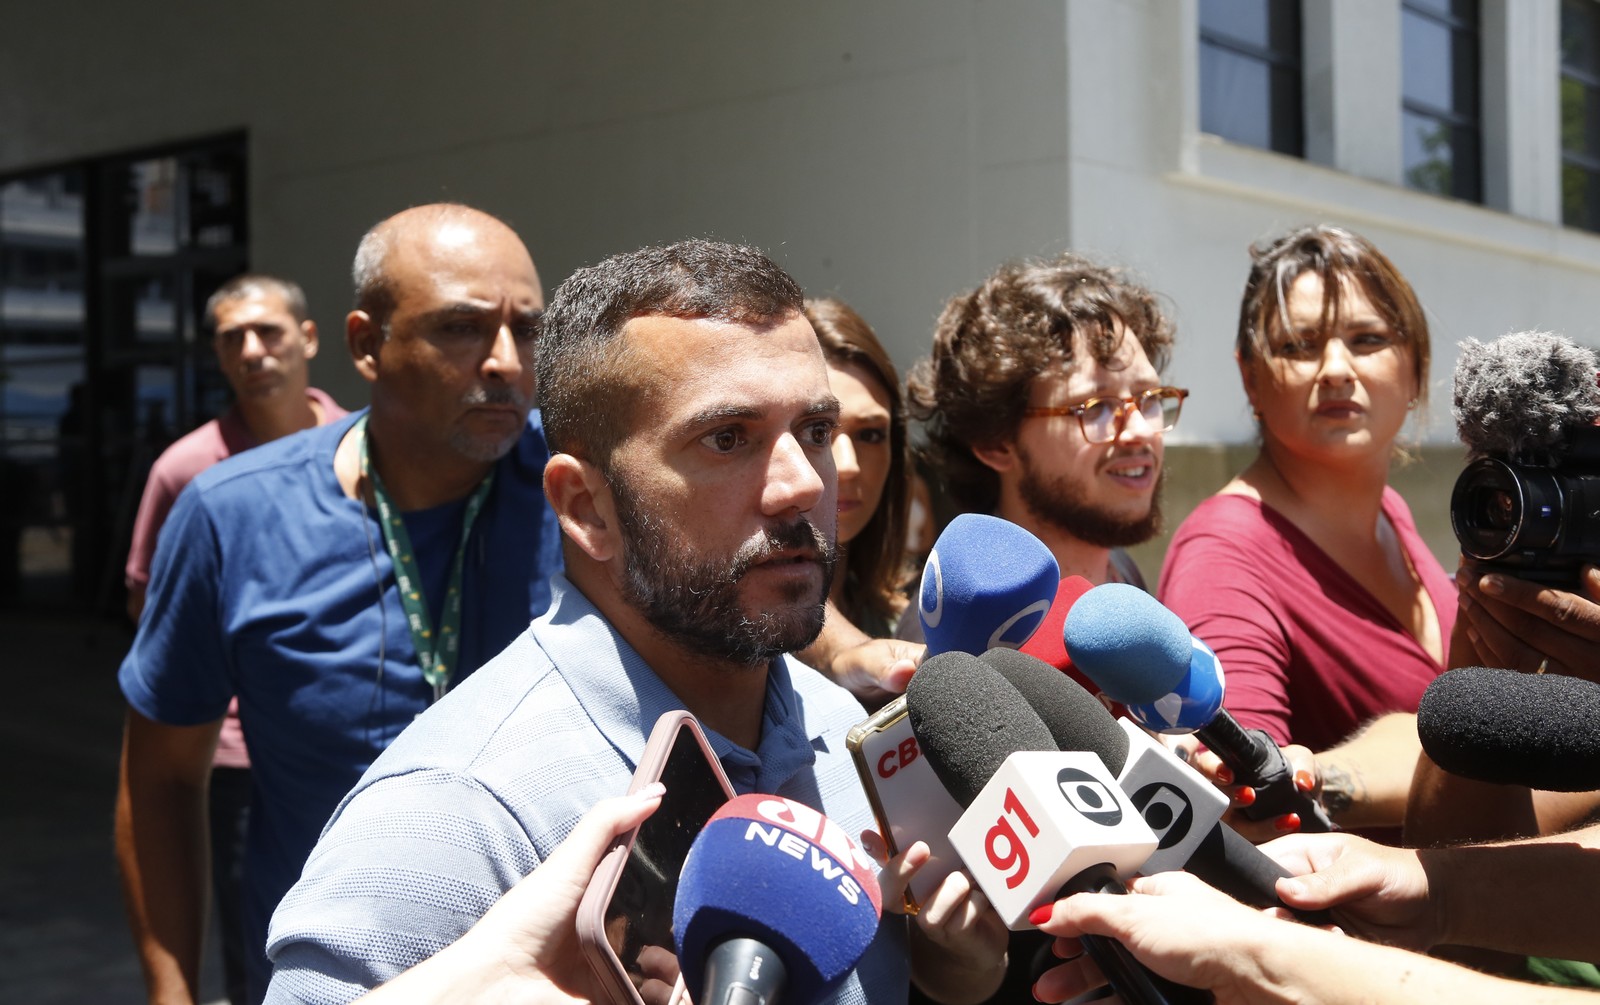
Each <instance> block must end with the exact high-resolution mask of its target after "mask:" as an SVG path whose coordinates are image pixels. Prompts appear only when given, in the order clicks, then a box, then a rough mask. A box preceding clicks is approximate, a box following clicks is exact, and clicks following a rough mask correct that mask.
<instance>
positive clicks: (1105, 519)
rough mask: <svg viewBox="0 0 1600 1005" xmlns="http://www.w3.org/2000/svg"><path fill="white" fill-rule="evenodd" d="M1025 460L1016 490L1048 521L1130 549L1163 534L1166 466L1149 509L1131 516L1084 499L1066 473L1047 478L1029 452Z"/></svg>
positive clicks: (1104, 544) (1099, 543)
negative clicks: (1162, 507) (1040, 471)
mask: <svg viewBox="0 0 1600 1005" xmlns="http://www.w3.org/2000/svg"><path fill="white" fill-rule="evenodd" d="M1019 459H1020V460H1021V461H1022V481H1021V482H1020V483H1018V485H1017V491H1018V493H1019V494H1020V495H1021V496H1022V502H1023V505H1025V506H1027V507H1028V509H1029V510H1030V511H1031V512H1032V513H1033V515H1034V516H1036V517H1038V518H1039V519H1040V520H1043V521H1044V522H1045V523H1049V524H1054V525H1055V526H1056V527H1059V528H1060V529H1062V530H1064V531H1066V532H1067V533H1068V534H1071V535H1072V536H1073V537H1075V538H1077V539H1078V540H1080V541H1084V542H1087V543H1089V544H1092V545H1094V546H1095V547H1097V548H1127V547H1130V546H1132V545H1135V544H1143V543H1144V542H1146V541H1148V540H1150V539H1151V538H1153V537H1155V536H1156V535H1157V534H1159V533H1161V485H1162V483H1163V482H1164V481H1165V480H1166V477H1167V472H1166V469H1164V468H1163V469H1162V471H1161V474H1160V475H1159V476H1157V479H1156V488H1155V491H1154V492H1152V493H1151V494H1150V510H1149V512H1147V513H1146V514H1145V515H1144V516H1143V517H1140V518H1137V519H1130V518H1128V517H1123V516H1117V515H1115V514H1113V513H1108V512H1106V511H1105V510H1104V509H1100V508H1098V507H1096V506H1095V505H1094V504H1093V503H1091V502H1089V501H1088V500H1086V499H1085V498H1084V493H1083V491H1082V490H1081V488H1080V487H1079V486H1077V485H1074V484H1073V483H1072V482H1071V481H1070V480H1068V479H1067V478H1066V477H1065V476H1062V475H1057V476H1056V477H1055V478H1052V479H1049V480H1046V479H1045V478H1043V477H1041V476H1040V475H1039V474H1038V470H1037V469H1036V468H1035V467H1034V465H1033V460H1032V458H1031V457H1029V456H1028V455H1027V454H1023V455H1022V456H1021V457H1020V458H1019Z"/></svg>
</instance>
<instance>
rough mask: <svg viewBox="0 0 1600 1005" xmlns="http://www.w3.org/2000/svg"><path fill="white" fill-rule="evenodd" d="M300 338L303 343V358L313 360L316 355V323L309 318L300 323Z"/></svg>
mask: <svg viewBox="0 0 1600 1005" xmlns="http://www.w3.org/2000/svg"><path fill="white" fill-rule="evenodd" d="M300 337H301V339H303V340H304V341H305V346H306V348H305V353H304V355H305V358H306V359H313V358H315V357H316V355H317V345H318V339H317V323H316V322H315V321H312V320H310V319H309V318H308V319H306V320H305V321H302V322H300Z"/></svg>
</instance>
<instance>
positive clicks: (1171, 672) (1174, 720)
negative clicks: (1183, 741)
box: [1062, 583, 1333, 833]
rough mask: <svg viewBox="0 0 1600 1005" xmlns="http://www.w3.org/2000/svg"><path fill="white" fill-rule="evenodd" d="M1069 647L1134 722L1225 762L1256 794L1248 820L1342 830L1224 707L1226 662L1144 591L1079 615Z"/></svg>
mask: <svg viewBox="0 0 1600 1005" xmlns="http://www.w3.org/2000/svg"><path fill="white" fill-rule="evenodd" d="M1062 643H1063V644H1064V645H1065V646H1066V649H1067V654H1068V655H1069V656H1071V657H1072V664H1073V666H1075V667H1077V668H1078V669H1079V670H1081V671H1083V673H1084V674H1085V675H1086V676H1088V677H1089V679H1090V680H1092V681H1094V682H1095V683H1096V684H1097V685H1099V687H1100V689H1101V690H1102V691H1104V692H1105V693H1106V694H1107V695H1108V696H1110V697H1111V698H1112V699H1114V700H1116V701H1120V702H1122V703H1123V704H1124V705H1125V706H1127V709H1128V714H1129V715H1130V716H1131V717H1133V718H1134V719H1136V720H1138V721H1139V722H1141V723H1143V724H1144V725H1145V726H1146V727H1148V728H1150V729H1153V730H1156V731H1157V732H1162V733H1194V734H1195V735H1196V736H1198V737H1199V738H1200V740H1201V742H1202V743H1204V744H1205V745H1206V746H1207V747H1210V748H1211V750H1212V751H1213V752H1214V753H1216V755H1217V756H1218V757H1220V758H1222V763H1224V764H1226V765H1227V766H1228V767H1229V768H1230V769H1231V770H1232V771H1233V775H1234V778H1235V780H1236V781H1238V782H1239V783H1240V784H1243V785H1249V786H1251V787H1252V788H1254V789H1255V791H1256V800H1255V802H1253V803H1251V804H1250V805H1249V806H1247V807H1245V810H1244V813H1245V816H1247V817H1249V818H1250V819H1252V820H1265V819H1267V818H1269V817H1276V816H1280V815H1282V814H1285V813H1297V814H1299V816H1300V829H1301V830H1302V831H1305V832H1308V833H1312V832H1321V831H1327V830H1332V829H1333V823H1332V822H1331V821H1330V820H1329V819H1328V815H1327V812H1326V811H1324V810H1323V808H1322V806H1321V805H1320V804H1319V803H1317V801H1316V800H1314V799H1312V798H1311V797H1310V796H1308V795H1306V794H1305V793H1304V792H1301V791H1300V790H1299V789H1298V788H1296V787H1295V784H1294V775H1293V772H1291V771H1290V770H1289V762H1288V760H1287V759H1285V758H1284V756H1283V751H1282V750H1280V749H1279V748H1278V745H1277V744H1276V743H1275V742H1273V740H1272V737H1270V736H1268V735H1267V734H1266V733H1265V732H1263V731H1262V730H1259V729H1245V728H1244V727H1243V726H1242V725H1240V724H1239V721H1238V720H1237V719H1235V718H1234V717H1233V716H1232V715H1230V714H1229V713H1228V710H1227V709H1225V708H1223V707H1222V699H1223V693H1224V691H1225V686H1224V683H1223V672H1222V663H1221V661H1219V660H1218V659H1217V656H1216V653H1214V652H1212V651H1211V648H1210V647H1209V646H1207V645H1206V644H1205V643H1204V642H1201V641H1200V640H1199V639H1197V638H1195V637H1194V636H1193V635H1191V634H1190V632H1189V629H1188V626H1186V625H1185V624H1184V623H1183V619H1181V618H1179V617H1178V616H1177V615H1176V614H1173V613H1172V612H1171V611H1169V610H1167V609H1166V608H1165V607H1164V606H1162V604H1161V602H1160V601H1158V600H1156V599H1155V598H1154V597H1152V596H1150V594H1148V593H1146V592H1144V591H1143V590H1140V589H1136V588H1134V587H1131V586H1127V585H1125V584H1120V583H1107V584H1106V585H1104V586H1097V587H1095V588H1094V589H1092V590H1090V591H1089V592H1088V593H1085V594H1084V595H1083V596H1082V597H1080V598H1079V599H1078V602H1077V603H1076V604H1074V605H1073V606H1072V610H1071V611H1070V612H1068V614H1067V621H1066V624H1065V626H1064V627H1063V628H1062Z"/></svg>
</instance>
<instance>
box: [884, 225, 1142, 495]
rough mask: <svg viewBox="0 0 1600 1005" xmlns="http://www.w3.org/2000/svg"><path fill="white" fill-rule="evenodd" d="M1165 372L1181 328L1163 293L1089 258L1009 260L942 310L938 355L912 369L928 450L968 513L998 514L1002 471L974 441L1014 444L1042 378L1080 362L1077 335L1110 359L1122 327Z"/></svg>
mask: <svg viewBox="0 0 1600 1005" xmlns="http://www.w3.org/2000/svg"><path fill="white" fill-rule="evenodd" d="M1119 325H1120V327H1121V328H1122V329H1123V330H1124V331H1125V332H1126V333H1128V334H1130V335H1132V336H1133V337H1134V338H1136V339H1138V340H1139V345H1140V347H1141V348H1143V349H1144V352H1145V355H1146V356H1147V357H1149V359H1150V363H1151V365H1152V366H1154V367H1155V368H1156V369H1157V370H1158V371H1159V370H1162V369H1164V368H1165V367H1166V365H1167V357H1168V355H1169V354H1170V353H1171V351H1172V324H1171V322H1169V321H1168V320H1167V317H1166V315H1165V314H1164V313H1163V312H1162V310H1161V307H1160V305H1159V304H1158V303H1157V302H1156V297H1155V295H1154V294H1153V293H1151V292H1150V291H1149V290H1148V289H1146V288H1145V287H1143V286H1141V285H1139V284H1138V283H1135V282H1133V281H1132V280H1130V279H1129V278H1128V277H1127V276H1126V275H1125V274H1124V273H1123V272H1122V271H1121V270H1119V269H1115V268H1111V267H1108V266H1104V265H1099V264H1097V263H1095V262H1092V261H1090V260H1089V259H1087V258H1084V257H1082V256H1080V255H1074V254H1070V253H1068V254H1063V255H1061V256H1060V257H1058V258H1055V259H1052V260H1049V261H1022V262H1009V263H1007V264H1005V265H1002V266H1001V267H1000V269H999V270H998V271H997V272H995V273H994V275H992V276H990V277H989V278H988V279H987V280H985V281H984V284H983V285H982V286H980V287H978V288H977V289H975V290H973V291H972V292H970V293H965V294H962V295H960V296H957V297H954V298H952V299H951V300H950V302H949V303H947V304H946V305H945V308H944V312H943V313H942V314H941V315H940V316H939V324H938V327H937V328H936V329H935V331H934V336H933V355H932V357H931V358H929V359H925V360H922V361H921V362H919V363H918V364H917V365H916V366H915V367H914V368H913V369H912V371H911V375H910V377H909V378H908V380H907V382H906V383H907V386H906V390H907V393H908V396H909V398H910V401H911V414H912V415H913V416H915V417H916V418H917V419H920V420H921V421H922V422H923V423H924V424H925V432H926V437H927V439H926V444H925V446H924V454H925V456H926V459H927V461H928V462H929V463H930V464H931V465H932V467H933V468H934V470H935V471H937V472H938V473H939V474H940V475H941V476H942V479H943V481H944V483H945V487H946V489H947V490H948V491H949V492H950V494H951V495H952V496H953V497H954V498H955V500H956V502H957V503H958V504H959V505H960V506H961V507H962V508H963V509H965V510H968V511H976V512H989V511H992V510H993V509H994V507H995V505H996V504H997V503H998V502H999V498H1000V477H999V475H998V474H997V473H996V472H995V471H994V470H993V469H992V468H990V467H988V466H987V465H985V464H984V463H983V462H981V461H979V460H978V459H977V457H975V456H973V453H972V448H973V447H991V446H998V445H1000V444H1002V443H1005V442H1007V441H1009V440H1011V439H1012V438H1013V437H1014V436H1015V435H1016V432H1017V427H1018V425H1019V424H1020V423H1021V422H1022V410H1023V409H1024V408H1026V407H1027V406H1028V401H1029V398H1028V394H1029V391H1030V390H1031V386H1032V384H1033V381H1034V380H1035V379H1036V378H1038V377H1040V376H1043V375H1047V374H1050V373H1053V372H1059V371H1061V370H1064V369H1066V368H1068V367H1070V366H1071V365H1072V364H1073V362H1074V357H1073V353H1074V352H1075V351H1076V347H1075V345H1074V338H1075V336H1081V337H1082V338H1083V344H1084V346H1085V347H1087V349H1088V351H1089V353H1090V355H1091V356H1092V357H1093V358H1094V359H1095V360H1096V361H1098V362H1099V363H1101V364H1105V363H1107V362H1109V361H1110V360H1112V359H1114V358H1115V357H1116V354H1117V350H1118V348H1119V345H1120V341H1121V340H1120V338H1119V337H1118V335H1117V329H1118V326H1119Z"/></svg>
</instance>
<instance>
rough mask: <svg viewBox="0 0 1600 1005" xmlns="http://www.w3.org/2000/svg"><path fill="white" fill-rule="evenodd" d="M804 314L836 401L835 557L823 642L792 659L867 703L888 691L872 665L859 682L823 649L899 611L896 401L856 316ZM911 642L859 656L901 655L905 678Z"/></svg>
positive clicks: (877, 350)
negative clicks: (828, 676) (826, 675)
mask: <svg viewBox="0 0 1600 1005" xmlns="http://www.w3.org/2000/svg"><path fill="white" fill-rule="evenodd" d="M805 315H806V320H808V321H810V322H811V327H812V328H814V329H815V330H816V333H817V340H818V341H819V342H821V343H822V354H823V356H824V357H826V359H827V361H828V380H829V384H830V386H831V387H832V388H833V393H834V394H835V395H836V396H837V397H838V398H839V404H840V416H839V427H840V428H839V432H838V434H837V435H836V436H835V437H834V441H833V461H834V466H835V467H836V468H837V470H838V473H839V537H838V542H839V555H838V564H837V565H836V566H835V567H834V576H833V589H832V591H831V592H830V593H829V595H828V624H827V626H826V627H825V628H824V629H823V632H824V639H823V640H819V642H818V643H816V644H814V645H812V646H811V647H809V648H807V649H805V650H803V651H802V652H801V653H800V654H799V655H800V657H801V658H802V659H804V660H806V661H807V662H809V663H812V664H813V665H814V666H817V667H818V668H819V669H821V670H823V671H824V672H832V673H833V675H834V676H835V677H836V678H839V679H840V683H843V684H845V685H846V686H847V687H850V688H851V689H852V690H854V691H856V692H857V693H858V695H860V696H862V697H863V698H864V699H865V698H873V699H876V698H881V697H883V696H884V695H886V694H887V693H888V692H887V691H886V690H884V689H882V688H881V687H879V684H880V683H883V681H882V680H881V678H880V677H879V676H878V672H877V671H878V669H879V667H878V666H872V665H871V664H870V663H868V664H867V665H864V666H863V667H862V668H861V669H863V670H865V671H866V677H869V678H871V679H870V680H869V679H863V676H862V674H861V673H850V672H848V671H846V669H845V668H844V667H843V666H842V665H841V663H840V660H839V659H838V658H836V657H834V656H833V654H834V653H840V654H841V655H843V652H842V650H845V649H846V647H856V646H859V645H860V644H862V643H866V642H867V641H868V640H874V639H875V640H885V639H889V638H890V637H891V636H892V635H893V634H894V626H895V623H896V622H897V621H898V620H899V618H900V613H901V612H902V611H903V610H904V609H905V607H906V603H907V601H906V597H905V595H904V593H903V592H902V591H901V587H902V586H903V585H904V583H905V580H906V576H907V568H906V562H905V550H906V519H907V516H906V514H907V509H908V507H909V505H910V482H909V478H910V475H909V473H908V465H907V463H906V413H905V405H904V403H903V402H902V400H901V397H900V378H899V375H898V374H897V373H896V372H895V368H894V363H893V362H892V361H891V360H890V359H889V354H888V353H887V352H885V351H884V349H883V346H882V344H880V343H879V342H878V337H877V335H875V334H874V333H873V331H872V327H871V326H870V325H868V324H867V323H866V322H865V321H864V320H862V318H861V315H859V314H857V313H856V312H855V311H854V310H851V309H850V307H849V306H848V305H847V304H844V303H842V302H841V301H838V300H832V299H817V300H807V301H806V302H805ZM830 643H831V644H830ZM914 648H915V647H908V646H907V644H905V643H893V644H892V646H891V645H889V644H888V643H885V644H884V645H883V646H880V647H874V648H872V649H868V650H865V651H863V652H862V653H861V655H863V656H865V655H868V654H871V655H872V656H873V657H874V661H875V662H877V663H878V664H879V665H880V666H881V665H882V660H881V659H878V657H881V656H884V655H888V656H890V657H891V658H893V657H896V656H898V657H902V659H901V660H900V661H901V662H903V663H904V666H902V667H900V672H901V675H902V676H909V671H910V669H911V666H912V664H911V660H912V659H914V656H913V655H912V653H911V650H912V649H914ZM879 649H881V650H882V651H881V652H878V651H876V650H879ZM891 650H892V651H891ZM891 662H892V659H891Z"/></svg>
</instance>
